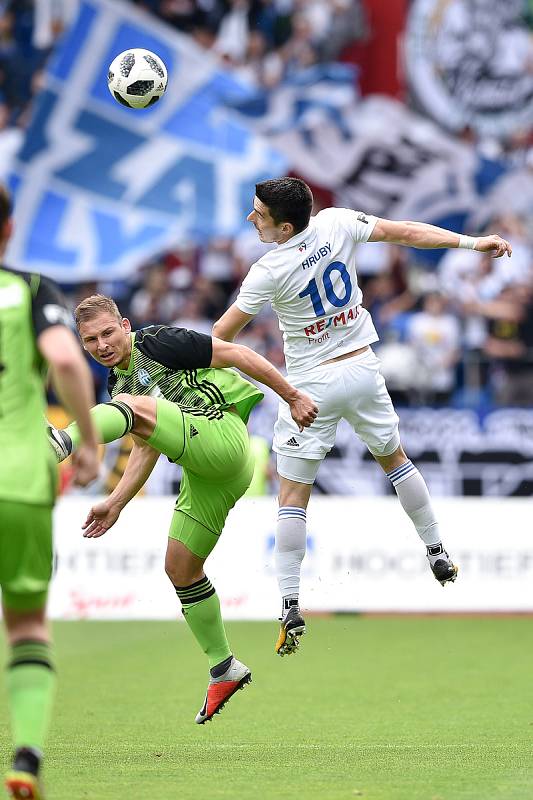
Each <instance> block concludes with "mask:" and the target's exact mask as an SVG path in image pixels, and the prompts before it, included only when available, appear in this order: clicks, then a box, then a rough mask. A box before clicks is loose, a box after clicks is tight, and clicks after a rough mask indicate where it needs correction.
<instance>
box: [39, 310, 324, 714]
mask: <svg viewBox="0 0 533 800" xmlns="http://www.w3.org/2000/svg"><path fill="white" fill-rule="evenodd" d="M75 317H76V324H77V326H78V331H79V334H80V337H81V340H82V343H83V346H84V348H85V349H86V350H87V351H88V352H89V353H90V354H91V356H92V357H93V358H94V359H95V360H96V361H98V362H99V363H100V364H103V365H105V366H107V367H109V368H110V370H111V372H110V376H109V385H108V388H109V392H110V394H111V396H112V398H113V400H112V402H110V403H105V404H100V405H98V406H96V407H95V408H94V409H93V410H92V418H93V421H94V424H95V427H96V429H97V431H98V434H99V436H100V438H101V441H103V442H111V441H113V440H114V439H117V438H120V437H121V436H123V435H124V434H125V433H128V432H129V433H132V434H133V437H134V447H133V450H132V452H131V455H130V458H129V461H128V465H127V467H126V470H125V472H124V475H123V477H122V479H121V480H120V482H119V483H118V485H117V487H116V488H115V489H114V491H113V492H112V493H111V495H110V496H109V497H108V498H107V500H106V501H105V502H103V503H99V504H97V505H95V506H94V507H93V508H92V509H91V511H90V513H89V516H88V518H87V521H86V523H85V525H84V529H85V534H84V535H85V536H87V537H96V536H101V535H102V534H103V533H105V532H106V531H107V530H108V529H109V528H110V527H111V526H112V525H113V524H114V523H115V522H116V520H117V519H118V517H119V514H120V512H121V510H122V509H123V508H124V506H125V505H126V504H127V503H128V502H129V501H130V500H131V499H132V497H134V496H135V495H136V494H137V492H138V491H139V489H140V488H141V486H143V484H144V483H145V482H146V480H147V478H148V476H149V475H150V473H151V471H152V469H153V468H154V466H155V463H156V461H157V459H158V457H159V454H160V453H164V454H165V455H166V456H167V457H168V458H169V459H170V460H171V461H174V462H176V463H178V464H181V465H182V467H183V479H182V483H181V488H180V494H179V497H178V500H177V503H176V507H175V512H174V516H173V518H172V523H171V527H170V531H169V538H168V545H167V552H166V559H165V569H166V572H167V575H168V577H169V578H170V580H171V581H172V583H173V585H174V587H175V590H176V594H177V596H178V598H179V600H180V602H181V604H182V610H183V614H184V616H185V619H186V621H187V624H188V625H189V628H190V629H191V631H192V633H193V635H194V637H195V638H196V640H197V642H198V644H199V645H200V647H201V648H202V650H203V651H204V652H205V653H206V655H207V658H208V661H209V669H210V677H209V685H208V689H207V694H206V698H205V702H204V705H203V707H202V708H201V710H200V711H199V713H198V714H197V716H196V722H197V723H199V724H202V723H204V722H206V721H207V720H209V719H211V718H212V716H213V715H214V714H215V713H217V712H218V711H220V709H221V708H222V706H223V705H224V703H226V702H227V701H228V700H229V698H230V697H231V696H232V695H233V694H234V693H235V692H236V691H237V689H239V688H242V687H243V686H244V685H245V684H246V683H248V682H249V681H250V679H251V673H250V670H249V669H248V667H247V666H246V665H245V664H242V663H241V662H240V661H238V660H237V659H236V658H235V657H234V656H233V653H232V651H231V649H230V647H229V644H228V640H227V638H226V633H225V630H224V625H223V622H222V617H221V614H220V604H219V600H218V597H217V594H216V592H215V589H214V587H213V585H212V584H211V582H210V580H209V579H208V578H207V577H206V575H205V573H204V569H203V566H204V561H205V559H206V558H207V556H208V555H209V553H210V552H211V550H212V549H213V547H214V546H215V544H216V543H217V541H218V538H219V536H220V534H221V532H222V529H223V527H224V523H225V521H226V517H227V515H228V512H229V510H230V509H231V508H232V507H233V506H234V505H235V503H236V502H237V500H238V499H239V498H240V497H242V495H243V494H244V493H245V491H246V489H247V488H248V486H249V485H250V481H251V479H252V475H253V467H254V464H253V458H252V456H251V453H250V445H249V439H248V432H247V430H246V422H247V420H248V417H249V415H250V411H251V410H252V408H253V407H254V406H255V405H256V404H257V403H258V402H259V401H260V400H261V399H262V397H263V394H262V392H261V391H260V390H259V389H258V388H257V387H256V386H254V385H253V384H252V383H250V382H249V381H247V380H245V379H244V378H242V377H241V376H240V375H239V374H238V373H237V372H236V371H235V370H233V369H226V367H237V368H238V369H239V370H240V371H241V372H244V373H245V374H246V375H249V376H250V377H252V378H254V379H256V380H258V381H260V382H262V383H264V384H266V385H267V386H270V387H271V388H272V389H273V390H274V391H276V392H277V393H278V394H279V395H280V396H281V397H282V398H283V399H284V400H285V401H286V402H287V403H288V405H289V408H290V411H291V414H292V417H293V419H294V420H295V422H296V423H297V424H298V425H299V426H300V428H303V427H304V426H308V425H310V424H311V423H312V422H313V420H314V419H315V417H316V414H317V412H318V409H317V407H316V406H315V404H314V403H313V401H312V400H311V399H310V398H308V397H307V396H306V395H304V394H302V393H301V392H299V391H297V390H296V389H294V388H293V387H292V386H291V385H290V384H289V383H287V381H286V380H285V378H283V376H282V375H281V374H280V373H279V372H278V371H277V370H276V369H275V367H273V366H272V364H270V363H269V362H268V361H267V360H266V359H264V358H263V357H262V356H260V355H258V354H257V353H254V352H253V351H252V350H250V349H249V348H247V347H243V346H241V345H235V344H233V343H231V344H230V343H228V342H222V341H220V340H218V339H215V338H212V337H211V336H206V335H204V334H201V333H196V332H194V331H189V330H185V329H183V328H175V327H169V326H165V325H160V326H150V327H147V328H142V329H141V330H139V331H136V332H134V333H133V332H132V331H131V326H130V323H129V321H128V320H127V319H123V318H122V316H121V314H120V312H119V310H118V308H117V306H116V305H115V303H114V301H113V300H112V299H111V298H109V297H105V296H103V295H94V296H92V297H89V298H87V299H86V300H84V301H83V302H82V303H80V305H79V306H78V307H77V308H76V311H75ZM50 436H51V441H52V443H53V444H54V445H55V448H56V453H57V456H58V459H59V460H63V458H66V457H67V456H68V455H69V454H70V453H71V452H72V451H73V450H75V448H76V447H77V446H78V444H79V441H80V435H79V428H78V426H77V425H76V424H75V423H74V424H72V425H69V426H68V428H66V429H65V430H56V429H54V428H50Z"/></svg>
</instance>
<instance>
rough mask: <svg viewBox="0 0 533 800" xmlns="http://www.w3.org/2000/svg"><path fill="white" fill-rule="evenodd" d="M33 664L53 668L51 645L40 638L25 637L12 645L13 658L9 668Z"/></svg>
mask: <svg viewBox="0 0 533 800" xmlns="http://www.w3.org/2000/svg"><path fill="white" fill-rule="evenodd" d="M28 664H33V665H37V666H41V667H45V668H46V669H51V670H53V669H54V667H53V664H52V657H51V653H50V645H49V644H48V642H42V641H39V640H38V639H23V640H21V641H19V642H15V644H14V645H13V646H12V647H11V660H10V661H9V664H8V665H7V666H8V669H15V668H16V667H24V666H27V665H28Z"/></svg>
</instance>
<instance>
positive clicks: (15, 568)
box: [0, 499, 52, 611]
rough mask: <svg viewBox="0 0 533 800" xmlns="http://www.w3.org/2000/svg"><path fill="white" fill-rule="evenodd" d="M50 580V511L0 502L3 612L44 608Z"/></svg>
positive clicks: (0, 580) (0, 568)
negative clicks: (4, 609) (4, 607)
mask: <svg viewBox="0 0 533 800" xmlns="http://www.w3.org/2000/svg"><path fill="white" fill-rule="evenodd" d="M51 576H52V508H51V507H50V506H38V505H30V504H29V503H15V502H11V501H9V500H1V499H0V586H1V587H2V600H3V603H4V605H5V606H6V608H10V609H13V610H14V611H35V610H37V609H40V608H44V606H45V605H46V595H47V592H48V584H49V582H50V578H51Z"/></svg>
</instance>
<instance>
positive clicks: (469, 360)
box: [0, 0, 533, 410]
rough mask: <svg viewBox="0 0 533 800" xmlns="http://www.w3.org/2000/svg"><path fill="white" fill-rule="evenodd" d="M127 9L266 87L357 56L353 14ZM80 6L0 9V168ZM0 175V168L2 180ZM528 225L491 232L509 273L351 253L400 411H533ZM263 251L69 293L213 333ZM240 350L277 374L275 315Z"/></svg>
mask: <svg viewBox="0 0 533 800" xmlns="http://www.w3.org/2000/svg"><path fill="white" fill-rule="evenodd" d="M131 2H135V3H136V5H138V6H141V7H142V8H143V9H144V10H145V11H146V12H147V13H151V14H155V15H156V16H158V17H160V18H161V19H162V20H164V21H165V22H167V23H168V24H169V25H171V26H173V27H174V28H175V29H176V30H178V31H181V32H184V33H186V34H188V35H190V36H192V37H193V38H194V39H195V40H196V42H197V43H198V44H199V45H201V46H202V47H205V48H208V49H209V50H210V51H211V52H212V53H214V54H215V55H216V56H217V57H218V58H219V59H220V60H221V62H223V64H224V65H225V66H226V67H229V68H231V69H233V70H236V71H237V73H238V74H240V75H241V76H243V77H245V78H247V79H249V80H251V81H255V82H256V83H257V84H258V85H262V86H265V87H272V86H275V85H276V84H277V83H279V82H281V81H283V79H284V78H285V77H287V76H288V75H290V74H292V73H294V71H295V70H298V69H299V68H300V67H306V66H308V65H310V64H314V63H318V62H321V61H330V60H335V59H337V60H338V59H341V60H342V58H343V57H344V56H345V54H346V48H347V46H348V45H350V44H353V43H354V42H364V41H365V39H366V38H367V37H368V33H369V20H368V18H367V15H366V14H365V6H364V4H363V2H362V0H131ZM75 5H76V4H75V3H73V2H67V0H62V1H61V2H59V1H56V2H53V0H42V2H40V3H34V2H32V1H31V0H11V1H8V0H3V2H0V165H2V164H7V163H9V156H10V155H12V154H13V153H14V152H15V151H16V149H17V147H18V145H19V143H20V141H21V138H22V136H23V130H24V128H25V126H26V125H27V122H28V118H29V114H30V109H31V101H32V97H33V96H34V95H35V93H36V92H37V91H38V89H39V85H40V76H41V70H42V67H43V65H44V63H45V61H46V59H47V57H48V56H49V54H50V52H51V51H52V49H53V45H54V41H55V40H56V38H57V36H59V35H60V33H61V31H62V29H63V27H64V26H65V24H67V23H68V21H69V19H70V17H71V16H72V14H73V13H74V11H75ZM350 52H352V51H350ZM464 136H468V137H473V136H474V134H473V133H472V132H471V131H465V132H464ZM505 148H507V157H508V158H510V159H511V158H512V159H515V160H516V159H522V160H523V161H524V162H525V163H526V164H527V165H528V167H529V170H530V172H533V149H532V148H531V141H530V139H529V138H528V136H525V137H523V138H522V139H521V140H519V141H518V140H516V138H515V139H514V140H512V141H509V142H508V143H504V149H505ZM1 172H2V170H1V166H0V177H1ZM329 202H331V198H330V197H328V195H327V193H324V192H320V191H319V192H317V210H319V208H320V206H321V205H324V204H329ZM510 208H512V204H510ZM363 210H365V209H363ZM530 213H531V212H530ZM527 223H528V220H527V219H526V218H525V217H524V216H523V215H522V216H521V215H520V213H509V214H508V215H507V216H505V217H499V218H494V219H492V220H491V223H490V226H489V227H490V229H491V230H492V231H497V232H498V233H500V234H501V235H502V236H505V237H506V238H508V239H509V240H510V241H511V243H512V246H513V258H512V260H511V261H508V260H507V259H505V260H503V259H502V260H496V261H493V260H491V259H489V258H486V257H484V256H483V255H481V254H475V253H474V254H473V253H470V252H465V251H463V250H457V251H449V252H447V253H446V254H444V256H443V257H442V259H441V261H440V262H439V265H438V266H437V267H436V268H428V267H427V265H422V266H421V265H420V262H419V261H418V260H417V261H415V260H413V259H412V258H411V254H410V252H409V251H408V250H405V249H402V248H397V247H394V246H391V245H385V244H372V245H364V246H360V247H359V254H358V255H359V259H358V271H359V275H360V282H361V285H362V287H363V290H364V302H365V305H366V306H367V308H368V309H369V310H370V311H371V313H372V315H373V317H374V321H375V323H376V326H377V328H378V332H379V334H380V337H381V342H380V345H379V347H378V348H377V349H378V350H379V353H380V357H381V359H382V362H383V372H384V374H385V376H386V378H387V381H388V386H389V389H390V391H391V394H392V395H393V396H394V400H395V401H396V403H399V404H400V405H401V404H404V405H419V404H428V405H436V406H438V405H448V404H452V405H455V406H457V407H463V406H466V407H471V408H478V409H481V410H483V409H485V408H490V407H492V406H495V405H517V406H527V405H530V404H531V403H532V402H533V380H532V378H533V323H532V312H533V239H532V234H531V227H530V226H528V224H527ZM469 232H470V233H473V234H475V233H477V231H469ZM479 233H481V231H480V232H479ZM266 247H267V246H265V245H263V244H262V243H261V242H260V241H259V240H258V239H257V236H256V233H255V231H254V230H253V228H251V227H250V229H249V230H247V231H245V232H243V233H242V234H240V235H239V236H237V237H236V238H233V239H229V238H228V239H224V238H217V239H213V240H211V241H208V242H203V243H197V242H193V241H190V242H182V244H181V245H180V246H179V247H178V248H176V249H175V250H173V251H172V252H168V253H164V254H161V256H160V257H159V258H158V259H157V260H155V261H152V262H150V263H148V264H146V265H145V267H144V269H143V270H142V271H141V272H140V273H139V274H137V275H135V276H132V279H131V281H122V282H115V283H113V284H111V285H108V284H105V285H95V284H91V285H86V284H84V285H80V286H76V287H72V286H67V287H64V288H65V290H66V291H67V293H68V296H69V300H70V302H71V304H72V306H74V305H75V304H76V303H77V302H78V301H79V300H80V299H81V298H82V297H84V296H86V295H87V294H88V293H92V292H93V291H96V290H98V291H103V292H105V293H109V294H112V295H113V296H114V297H115V298H116V299H117V302H118V303H119V305H120V308H121V310H122V312H123V313H124V314H125V315H128V316H129V317H130V318H131V319H132V323H133V325H134V326H139V325H147V324H150V323H153V322H160V323H175V324H177V325H180V326H183V327H190V328H194V329H196V330H199V331H205V332H209V331H210V330H211V326H212V323H213V321H214V320H215V319H216V318H217V317H218V316H219V315H220V314H221V313H222V312H223V311H224V309H225V308H226V307H227V306H228V304H229V303H230V302H231V301H232V298H233V297H234V294H235V292H236V289H237V287H238V285H239V283H240V282H241V280H242V278H243V276H244V275H245V274H246V272H247V270H248V268H249V266H250V264H251V263H253V261H255V260H256V259H257V258H258V257H259V256H260V255H261V254H262V253H263V252H264V251H265V248H266ZM242 341H243V342H244V343H246V344H249V345H250V346H251V347H253V349H254V350H256V351H258V352H260V353H262V354H264V355H265V356H266V357H267V358H268V359H270V360H271V361H272V362H273V363H274V364H276V365H277V366H280V367H281V366H283V351H282V343H281V337H280V333H279V330H278V328H277V324H276V322H275V319H274V316H273V314H272V313H271V312H270V311H268V310H265V311H264V312H262V313H261V314H260V315H259V316H258V318H257V320H256V321H255V322H254V324H253V325H251V326H250V328H249V329H248V330H247V332H246V334H245V335H244V336H243V337H242ZM92 366H93V368H94V364H93V365H92ZM95 379H96V382H97V390H98V393H99V397H100V399H102V398H103V397H104V396H105V380H104V375H103V374H102V371H100V370H99V369H98V367H96V371H95Z"/></svg>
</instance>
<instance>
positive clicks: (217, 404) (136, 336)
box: [108, 325, 264, 422]
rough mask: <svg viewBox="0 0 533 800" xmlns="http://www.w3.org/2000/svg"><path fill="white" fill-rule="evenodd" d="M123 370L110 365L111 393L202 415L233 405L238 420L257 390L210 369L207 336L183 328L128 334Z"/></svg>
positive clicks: (247, 411)
mask: <svg viewBox="0 0 533 800" xmlns="http://www.w3.org/2000/svg"><path fill="white" fill-rule="evenodd" d="M131 337H132V338H131V358H130V363H129V364H128V367H127V369H125V370H122V369H118V368H117V367H114V368H113V369H112V370H111V372H110V374H109V382H108V390H109V394H110V395H111V396H112V397H115V396H116V395H117V394H119V393H121V392H124V393H126V394H132V395H150V396H151V397H164V398H165V399H166V400H170V401H171V402H173V403H177V404H178V405H179V406H180V407H181V408H182V409H183V410H184V411H196V412H197V413H204V414H205V415H206V416H212V415H213V414H215V415H216V414H217V413H218V414H220V412H222V411H223V410H224V409H226V408H229V407H230V406H235V408H236V409H237V413H238V414H239V416H240V417H241V419H242V420H243V421H244V422H247V421H248V417H249V416H250V411H251V410H252V408H253V407H254V406H255V405H256V404H257V403H259V402H260V401H261V400H262V399H263V396H264V395H263V393H262V392H261V391H260V390H259V389H258V388H257V387H256V386H254V385H253V383H250V381H247V380H245V379H244V378H242V377H241V376H240V375H239V373H238V372H236V371H235V370H233V369H214V368H212V367H210V366H209V365H210V364H211V360H212V357H213V344H212V339H211V337H210V336H206V335H205V334H203V333H196V331H189V330H186V329H185V328H174V327H170V326H168V325H153V326H150V327H147V328H141V329H140V330H138V331H136V332H135V333H132V334H131Z"/></svg>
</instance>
